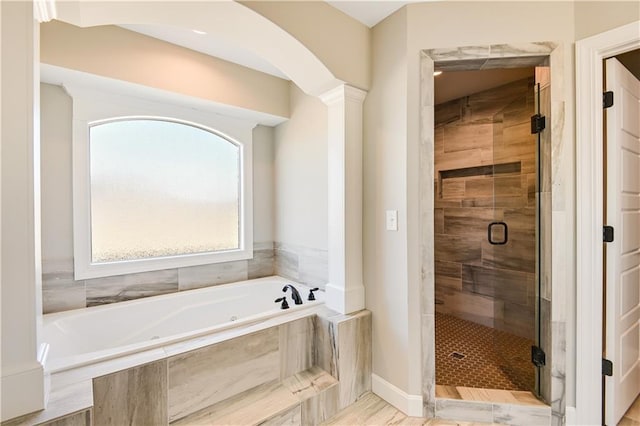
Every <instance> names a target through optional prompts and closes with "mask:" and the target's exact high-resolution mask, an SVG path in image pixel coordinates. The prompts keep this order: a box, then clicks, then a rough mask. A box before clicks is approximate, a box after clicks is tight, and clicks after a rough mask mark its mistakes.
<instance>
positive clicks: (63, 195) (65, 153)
mask: <svg viewBox="0 0 640 426" xmlns="http://www.w3.org/2000/svg"><path fill="white" fill-rule="evenodd" d="M40 90H41V108H42V110H41V126H42V153H41V159H42V165H41V169H42V259H43V261H45V262H49V261H64V260H68V259H72V258H73V209H72V197H73V187H72V171H73V170H72V164H71V152H72V151H71V147H72V136H71V121H72V100H71V98H70V97H69V95H67V94H66V93H65V92H64V90H63V89H62V88H61V87H59V86H53V85H50V84H41V85H40ZM253 161H254V175H253V180H254V182H253V193H254V206H253V208H254V215H253V216H254V230H253V232H254V241H256V242H269V241H273V129H272V128H269V127H263V126H258V127H256V128H255V129H254V131H253Z"/></svg>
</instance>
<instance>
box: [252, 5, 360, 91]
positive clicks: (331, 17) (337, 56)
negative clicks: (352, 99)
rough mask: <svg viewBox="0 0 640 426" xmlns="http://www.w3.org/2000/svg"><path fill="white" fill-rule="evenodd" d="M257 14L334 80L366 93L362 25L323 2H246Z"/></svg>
mask: <svg viewBox="0 0 640 426" xmlns="http://www.w3.org/2000/svg"><path fill="white" fill-rule="evenodd" d="M242 4H244V5H246V6H247V7H249V8H251V9H253V10H254V11H256V12H258V13H260V14H261V15H263V16H264V17H266V18H267V19H269V20H271V21H272V22H274V23H275V24H277V25H278V26H280V27H282V28H283V29H284V30H285V31H287V32H288V33H289V34H291V35H292V36H294V37H295V38H297V39H298V40H299V41H300V42H301V43H303V44H304V45H305V46H306V47H307V48H308V49H309V50H310V51H311V52H313V53H314V54H315V55H316V56H317V57H318V59H320V60H321V61H322V62H323V63H324V64H325V65H326V66H327V68H329V70H331V72H332V73H333V75H335V76H336V78H338V79H340V80H343V81H345V82H347V83H349V84H351V85H353V86H356V87H359V88H361V89H365V90H366V89H369V86H370V82H371V78H370V56H371V55H370V51H371V50H370V44H371V43H370V31H369V28H367V27H366V26H365V25H364V24H361V23H360V22H358V21H356V20H355V19H353V18H351V17H350V16H348V15H346V14H344V13H342V12H341V11H339V10H338V9H336V8H334V7H332V6H330V5H329V4H327V3H325V2H322V1H248V2H242Z"/></svg>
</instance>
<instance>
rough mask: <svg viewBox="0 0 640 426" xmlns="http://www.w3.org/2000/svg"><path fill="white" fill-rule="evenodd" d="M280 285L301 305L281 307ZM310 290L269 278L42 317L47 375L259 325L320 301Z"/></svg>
mask: <svg viewBox="0 0 640 426" xmlns="http://www.w3.org/2000/svg"><path fill="white" fill-rule="evenodd" d="M285 284H293V285H294V286H295V287H296V288H297V289H298V291H299V292H300V296H301V297H302V299H303V301H304V303H303V304H302V305H295V304H294V303H293V301H292V300H291V293H290V291H289V290H287V293H286V296H287V300H288V302H289V306H290V308H289V309H286V310H282V309H280V304H279V303H274V300H275V299H276V298H279V297H282V296H283V295H284V293H283V292H282V288H283V286H284V285H285ZM308 293H309V287H306V286H304V285H302V284H299V283H295V282H293V281H291V280H287V279H285V278H282V277H278V276H273V277H266V278H259V279H254V280H248V281H242V282H237V283H232V284H224V285H218V286H213V287H206V288H202V289H197V290H189V291H184V292H178V293H172V294H167V295H162V296H155V297H148V298H144V299H137V300H131V301H127V302H121V303H116V304H110V305H102V306H95V307H91V308H85V309H77V310H74V311H67V312H59V313H53V314H47V315H44V316H43V333H42V337H43V339H42V340H43V341H44V342H46V343H47V344H48V345H49V353H48V357H47V363H46V366H45V368H46V371H48V372H51V373H56V372H61V371H65V370H69V369H72V368H75V367H80V366H84V365H88V364H93V363H96V362H100V361H104V360H108V359H113V358H117V357H120V356H124V355H128V354H133V353H137V352H142V351H145V350H148V349H153V348H158V347H161V346H166V345H170V344H172V343H175V342H180V341H184V340H188V339H192V338H196V337H199V336H203V335H207V334H213V333H217V332H220V331H223V330H227V329H230V328H235V327H240V326H243V325H247V324H251V323H255V322H260V321H264V320H266V319H268V318H272V317H275V316H278V315H283V314H287V313H289V312H293V311H299V310H304V309H310V308H313V307H317V306H318V305H321V304H323V303H324V292H322V291H317V292H315V295H316V300H315V301H308V300H307V296H308Z"/></svg>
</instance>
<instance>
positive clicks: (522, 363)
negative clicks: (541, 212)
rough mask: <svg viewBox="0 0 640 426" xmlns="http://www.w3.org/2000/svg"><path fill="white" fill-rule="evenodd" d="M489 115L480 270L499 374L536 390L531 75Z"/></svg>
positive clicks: (535, 169) (535, 168)
mask: <svg viewBox="0 0 640 426" xmlns="http://www.w3.org/2000/svg"><path fill="white" fill-rule="evenodd" d="M510 87H511V89H510V90H509V92H506V93H505V98H504V102H503V103H502V105H503V106H504V107H503V108H502V109H501V110H499V111H498V112H497V113H496V114H495V115H494V116H493V147H492V149H493V174H492V176H491V179H492V184H493V220H492V222H490V223H489V224H488V226H487V240H486V242H485V243H484V247H483V259H482V266H483V268H484V269H485V270H486V271H487V272H489V273H490V275H491V276H492V279H493V282H492V286H493V293H494V298H493V309H494V316H493V317H494V325H493V329H494V330H493V340H494V341H493V347H494V348H495V354H494V356H495V359H496V361H497V365H498V368H499V370H500V371H499V373H500V374H503V375H504V376H505V377H506V379H507V381H510V382H511V385H512V389H518V390H529V391H532V392H534V391H535V390H536V389H537V378H536V368H535V367H534V365H533V364H532V363H531V347H532V346H537V341H538V336H537V334H538V330H537V327H536V324H537V319H536V318H537V312H538V306H537V300H538V286H537V279H536V265H537V255H536V253H537V248H536V241H537V238H536V230H537V228H538V226H537V222H538V218H537V196H536V194H537V188H538V175H539V173H538V154H537V136H536V135H533V134H532V133H531V116H532V115H534V114H535V113H536V108H537V106H536V99H537V95H536V92H535V83H534V78H533V76H531V78H529V79H523V80H521V81H519V82H516V83H511V84H510Z"/></svg>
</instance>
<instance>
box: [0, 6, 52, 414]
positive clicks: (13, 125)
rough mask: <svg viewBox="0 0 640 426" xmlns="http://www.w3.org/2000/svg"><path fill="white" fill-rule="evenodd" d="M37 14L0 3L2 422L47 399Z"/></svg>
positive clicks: (27, 8) (0, 371)
mask: <svg viewBox="0 0 640 426" xmlns="http://www.w3.org/2000/svg"><path fill="white" fill-rule="evenodd" d="M40 9H42V8H40ZM44 9H45V10H46V9H47V7H46V6H45V7H44ZM37 10H38V8H35V10H34V3H33V2H32V1H18V2H6V1H3V2H0V20H1V25H0V33H1V35H2V36H1V37H0V40H1V43H2V48H1V49H0V52H1V58H2V59H1V61H0V63H1V69H2V72H1V76H2V77H1V88H2V89H1V94H2V103H1V108H0V115H1V117H2V165H1V188H2V204H1V206H2V208H1V210H0V211H1V213H0V217H1V222H2V227H1V232H2V251H1V259H2V263H1V265H2V302H1V303H2V333H1V339H2V343H1V345H0V346H1V348H2V349H1V350H2V357H1V359H2V364H1V366H0V373H1V376H0V386H1V389H2V390H1V395H2V398H1V399H2V407H1V409H0V413H1V419H0V420H2V421H4V420H8V419H11V418H14V417H17V416H20V415H23V414H27V413H30V412H33V411H37V410H40V409H42V408H44V406H45V399H46V397H45V388H46V386H45V380H44V378H45V375H44V368H43V362H44V360H43V358H44V357H45V356H46V348H45V347H42V348H39V347H38V328H39V323H40V321H41V320H42V303H41V301H42V286H41V283H42V271H41V265H40V263H41V262H40V136H39V132H40V99H39V93H40V76H39V71H38V70H39V66H40V64H39V62H40V61H39V52H40V48H39V27H38V23H37V22H36V21H35V19H34V11H37ZM38 15H39V16H41V15H40V13H38Z"/></svg>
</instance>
